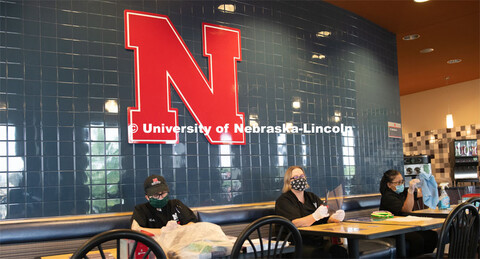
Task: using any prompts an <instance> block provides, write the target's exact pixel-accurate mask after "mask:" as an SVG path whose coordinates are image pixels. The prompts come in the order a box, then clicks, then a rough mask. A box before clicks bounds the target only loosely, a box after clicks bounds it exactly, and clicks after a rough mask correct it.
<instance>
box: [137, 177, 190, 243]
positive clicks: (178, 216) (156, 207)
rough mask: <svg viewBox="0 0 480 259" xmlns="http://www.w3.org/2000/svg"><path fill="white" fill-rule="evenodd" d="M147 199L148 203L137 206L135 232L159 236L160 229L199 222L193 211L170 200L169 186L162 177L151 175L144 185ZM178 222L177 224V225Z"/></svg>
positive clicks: (177, 201) (178, 201)
mask: <svg viewBox="0 0 480 259" xmlns="http://www.w3.org/2000/svg"><path fill="white" fill-rule="evenodd" d="M143 187H144V190H145V198H146V199H147V201H148V202H146V203H143V204H140V205H137V206H135V210H134V212H133V215H132V219H131V222H132V226H131V228H132V229H133V230H137V231H140V230H144V231H147V232H150V233H153V234H155V235H159V234H160V232H161V230H160V228H162V227H164V226H166V225H167V222H169V221H172V222H170V223H168V224H169V226H171V224H174V227H175V226H176V224H179V225H185V224H189V223H194V222H197V217H196V216H195V214H194V213H193V211H192V210H191V209H190V208H188V207H187V206H186V205H185V204H183V203H182V202H181V201H180V200H176V199H174V200H170V199H169V198H168V193H169V189H168V185H167V183H166V182H165V178H163V176H160V175H151V176H149V177H148V178H147V179H146V180H145V183H144V184H143ZM175 222H176V224H175Z"/></svg>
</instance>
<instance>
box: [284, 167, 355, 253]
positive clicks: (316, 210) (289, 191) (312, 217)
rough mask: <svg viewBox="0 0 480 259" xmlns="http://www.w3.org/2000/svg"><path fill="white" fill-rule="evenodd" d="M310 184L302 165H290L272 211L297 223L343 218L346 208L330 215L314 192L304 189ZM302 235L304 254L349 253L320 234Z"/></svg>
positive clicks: (340, 219) (328, 221)
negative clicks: (280, 193)
mask: <svg viewBox="0 0 480 259" xmlns="http://www.w3.org/2000/svg"><path fill="white" fill-rule="evenodd" d="M309 187H310V186H309V185H308V182H307V177H306V175H305V171H304V170H303V169H302V167H300V166H290V167H289V168H288V169H287V171H286V172H285V175H284V177H283V189H282V195H280V197H279V198H278V199H277V200H276V202H275V213H276V214H277V215H280V216H283V217H285V218H287V219H289V220H291V221H292V223H293V224H294V225H295V226H296V227H308V226H311V225H316V224H325V223H335V222H340V221H343V219H344V218H345V211H343V210H337V211H336V212H335V213H334V214H332V215H329V213H328V208H327V206H325V205H323V201H322V200H321V199H320V198H319V197H318V196H317V195H316V194H315V193H313V192H308V191H306V190H305V189H307V188H309ZM302 236H303V247H304V249H303V250H304V255H303V256H304V257H314V258H318V257H322V258H328V257H334V258H345V257H347V256H348V254H347V251H346V249H345V248H343V247H341V246H339V245H332V244H331V243H330V242H329V240H324V239H323V237H320V236H313V235H302Z"/></svg>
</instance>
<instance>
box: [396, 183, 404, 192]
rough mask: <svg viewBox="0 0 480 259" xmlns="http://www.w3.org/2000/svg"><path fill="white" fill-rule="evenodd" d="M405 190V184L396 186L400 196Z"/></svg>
mask: <svg viewBox="0 0 480 259" xmlns="http://www.w3.org/2000/svg"><path fill="white" fill-rule="evenodd" d="M404 189H405V186H403V184H400V185H397V186H395V192H396V193H398V194H400V193H402V192H403V190H404Z"/></svg>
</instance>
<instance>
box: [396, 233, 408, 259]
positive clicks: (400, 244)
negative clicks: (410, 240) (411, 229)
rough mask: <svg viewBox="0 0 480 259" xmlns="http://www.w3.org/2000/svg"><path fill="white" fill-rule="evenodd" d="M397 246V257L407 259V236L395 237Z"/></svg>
mask: <svg viewBox="0 0 480 259" xmlns="http://www.w3.org/2000/svg"><path fill="white" fill-rule="evenodd" d="M395 238H396V244H397V257H398V258H406V257H407V245H406V243H405V234H400V235H397V236H395Z"/></svg>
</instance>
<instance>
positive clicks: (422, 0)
mask: <svg viewBox="0 0 480 259" xmlns="http://www.w3.org/2000/svg"><path fill="white" fill-rule="evenodd" d="M413 1H414V2H415V3H425V2H428V1H430V0H413Z"/></svg>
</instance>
